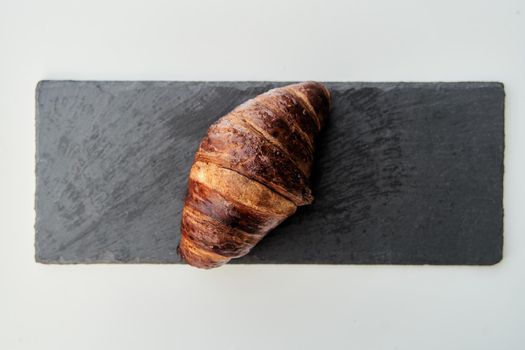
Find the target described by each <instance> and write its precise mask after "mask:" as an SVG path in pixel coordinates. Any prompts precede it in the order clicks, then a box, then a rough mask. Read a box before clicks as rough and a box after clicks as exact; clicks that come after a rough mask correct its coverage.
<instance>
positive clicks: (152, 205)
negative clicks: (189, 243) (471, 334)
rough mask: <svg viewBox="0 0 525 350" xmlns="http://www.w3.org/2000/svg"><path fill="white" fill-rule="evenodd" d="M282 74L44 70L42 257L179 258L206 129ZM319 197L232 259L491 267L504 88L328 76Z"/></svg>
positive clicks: (498, 252) (497, 242) (40, 102)
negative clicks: (82, 77)
mask: <svg viewBox="0 0 525 350" xmlns="http://www.w3.org/2000/svg"><path fill="white" fill-rule="evenodd" d="M283 84H285V83H275V82H86V81H43V82H40V83H39V84H38V86H37V91H36V93H37V105H36V142H37V151H36V176H37V183H36V214H37V216H36V225H35V227H36V244H35V246H36V260H37V261H39V262H43V263H179V262H180V258H179V257H178V255H177V253H176V246H177V243H178V239H179V234H180V232H179V223H180V212H181V207H182V204H183V198H184V195H185V191H186V181H187V175H188V170H189V168H190V166H191V163H192V160H193V155H194V152H195V150H196V148H197V145H198V143H199V141H200V139H201V137H202V136H203V135H204V134H205V132H206V129H207V127H208V126H209V125H210V124H211V123H212V122H213V121H215V120H216V119H217V118H219V117H220V116H222V115H224V114H226V113H227V112H228V111H230V110H231V109H232V108H233V107H235V106H236V105H238V104H239V103H241V102H243V101H245V100H246V99H248V98H251V97H253V96H255V95H257V94H259V93H261V92H264V91H266V90H268V89H270V88H272V87H275V86H280V85H283ZM328 86H329V87H330V89H331V90H332V92H333V97H334V109H333V112H332V114H331V116H330V120H329V122H328V125H327V127H326V129H325V131H324V133H323V134H322V135H321V137H320V139H319V147H318V156H317V161H316V164H315V169H314V176H313V190H314V195H315V197H316V199H315V202H314V204H313V205H311V206H309V207H303V208H300V210H299V211H298V213H297V214H296V215H295V216H293V217H292V218H290V219H289V220H287V221H286V222H285V223H283V224H282V225H281V226H280V227H278V228H277V229H276V230H275V231H273V232H272V233H270V234H269V235H268V236H267V237H266V238H265V239H264V240H263V242H261V243H260V244H259V245H258V246H257V247H255V249H254V250H253V251H252V252H251V253H250V254H249V255H248V256H246V257H244V258H242V259H239V260H236V261H235V262H236V263H302V264H303V263H304V264H458V265H463V264H482V265H485V264H495V263H497V262H498V261H500V260H501V257H502V244H503V234H502V217H503V208H502V185H503V147H504V130H503V122H504V118H503V112H504V90H503V86H502V84H500V83H483V82H481V83H328Z"/></svg>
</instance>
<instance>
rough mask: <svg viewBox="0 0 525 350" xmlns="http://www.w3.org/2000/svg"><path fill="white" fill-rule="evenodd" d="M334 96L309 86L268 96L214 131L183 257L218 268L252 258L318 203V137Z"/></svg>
mask: <svg viewBox="0 0 525 350" xmlns="http://www.w3.org/2000/svg"><path fill="white" fill-rule="evenodd" d="M330 105H331V96H330V92H329V91H328V89H327V88H326V87H324V86H323V85H322V84H319V83H316V82H305V83H299V84H292V85H288V86H286V87H282V88H277V89H273V90H270V91H268V92H267V93H264V94H262V95H259V96H257V97H256V98H254V99H252V100H249V101H247V102H245V103H243V104H242V105H240V106H239V107H237V108H235V109H234V110H233V111H232V112H231V113H229V114H228V115H226V116H224V117H222V118H221V119H219V120H218V121H217V122H216V123H214V124H213V125H212V126H210V128H209V130H208V134H207V135H206V137H205V138H204V139H203V141H202V142H201V144H200V146H199V149H198V151H197V154H196V156H195V163H194V164H193V167H192V169H191V172H190V177H189V181H188V193H187V197H186V202H185V206H184V209H183V212H182V223H181V241H180V244H179V247H178V251H179V253H180V255H181V256H182V258H183V259H184V260H185V261H186V262H188V263H189V264H191V265H193V266H196V267H201V268H213V267H217V266H220V265H223V264H225V263H227V262H228V261H229V260H230V259H231V258H236V257H240V256H243V255H245V254H247V253H248V252H249V251H250V249H251V248H252V247H253V246H254V245H255V244H257V243H258V242H259V241H260V240H261V239H262V238H263V237H264V236H265V235H266V234H267V233H268V232H269V231H271V230H272V229H273V228H275V227H276V226H277V225H279V224H280V223H281V222H282V221H283V220H285V219H286V218H287V217H289V216H290V215H292V214H293V213H294V212H295V210H296V208H297V206H299V205H305V204H309V203H311V202H312V200H313V196H312V193H311V190H310V187H309V176H310V172H311V166H312V162H313V156H314V142H315V137H316V135H317V134H318V132H319V131H320V130H321V128H322V126H323V125H324V123H325V120H326V117H327V115H328V111H329V109H330Z"/></svg>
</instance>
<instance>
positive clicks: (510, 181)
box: [0, 0, 525, 350]
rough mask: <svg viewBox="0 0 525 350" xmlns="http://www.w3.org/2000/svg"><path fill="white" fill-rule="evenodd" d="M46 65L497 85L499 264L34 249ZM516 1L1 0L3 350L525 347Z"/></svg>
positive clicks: (73, 75)
mask: <svg viewBox="0 0 525 350" xmlns="http://www.w3.org/2000/svg"><path fill="white" fill-rule="evenodd" d="M40 79H126V80H127V79H131V80H133V79H138V80H143V79H146V80H306V79H315V80H343V81H344V80H347V81H401V80H403V81H466V80H494V81H502V82H504V83H505V89H506V94H507V99H506V135H507V139H506V156H505V169H506V174H505V200H504V203H505V247H504V259H503V261H502V262H501V263H500V264H498V265H496V266H493V267H436V266H253V265H252V266H225V267H223V268H220V269H218V270H213V271H200V270H196V269H192V268H189V267H187V266H170V265H162V266H155V265H151V266H146V265H128V266H124V265H116V266H107V265H94V266H85V265H84V266H45V265H39V264H36V263H35V262H34V259H33V254H34V248H33V243H34V240H33V235H34V229H33V224H34V217H35V213H34V209H33V193H34V190H35V178H34V173H33V171H34V154H35V144H34V135H35V131H34V90H35V85H36V83H37V81H38V80H40ZM524 134H525V2H524V1H459V0H445V1H443V0H442V1H426V2H425V1H415V0H414V1H408V0H400V1H399V0H398V1H388V0H382V1H373V0H372V1H371V0H363V1H340V2H338V1H326V0H324V1H287V2H286V3H285V1H277V0H263V1H241V0H238V1H229V2H227V3H226V1H211V0H210V1H189V0H188V1H168V0H166V1H157V0H148V1H124V0H120V1H105V0H94V1H93V0H90V1H87V0H86V1H67V0H62V1H56V0H51V1H36V0H35V1H1V2H0V160H1V163H0V164H1V168H0V169H1V171H0V349H6V350H10V349H110V348H111V349H418V350H419V349H439V350H442V349H448V350H450V349H461V350H465V349H487V350H488V349H490V350H492V349H498V350H503V349H525V203H524V198H525V191H524V189H525V188H524V182H523V179H524V178H525V165H524V162H525V156H524V154H523V152H524V151H525V136H524Z"/></svg>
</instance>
